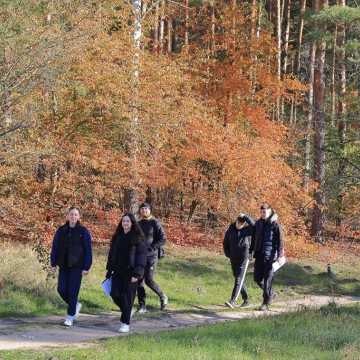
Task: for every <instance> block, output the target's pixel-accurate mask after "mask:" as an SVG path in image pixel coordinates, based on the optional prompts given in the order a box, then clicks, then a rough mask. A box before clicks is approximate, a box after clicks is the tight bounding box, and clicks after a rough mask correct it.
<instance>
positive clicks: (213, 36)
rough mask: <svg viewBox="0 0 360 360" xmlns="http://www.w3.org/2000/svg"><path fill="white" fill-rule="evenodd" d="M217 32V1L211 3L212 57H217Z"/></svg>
mask: <svg viewBox="0 0 360 360" xmlns="http://www.w3.org/2000/svg"><path fill="white" fill-rule="evenodd" d="M215 31H216V19H215V0H213V1H212V2H211V45H210V51H211V55H212V56H214V55H215Z"/></svg>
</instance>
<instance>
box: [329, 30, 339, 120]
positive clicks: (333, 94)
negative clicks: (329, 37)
mask: <svg viewBox="0 0 360 360" xmlns="http://www.w3.org/2000/svg"><path fill="white" fill-rule="evenodd" d="M337 33H338V28H337V25H335V31H334V40H333V53H332V69H331V125H332V126H335V117H336V76H335V73H336V56H337V54H336V46H337Z"/></svg>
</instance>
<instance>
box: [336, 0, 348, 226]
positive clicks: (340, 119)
mask: <svg viewBox="0 0 360 360" xmlns="http://www.w3.org/2000/svg"><path fill="white" fill-rule="evenodd" d="M338 5H340V6H346V0H338ZM345 41H346V29H345V25H344V24H339V26H338V42H337V58H338V66H339V70H340V84H339V85H340V86H339V90H340V94H339V100H338V106H337V124H338V137H339V145H340V157H339V162H338V169H337V177H338V189H337V198H336V203H337V204H336V205H337V206H336V208H337V209H336V210H337V214H336V225H337V226H340V225H341V223H342V220H343V211H344V199H343V198H344V190H343V183H344V181H343V180H344V176H345V171H346V161H345V159H344V156H345V154H344V153H345V143H346V131H347V124H346V64H345V55H346V54H345Z"/></svg>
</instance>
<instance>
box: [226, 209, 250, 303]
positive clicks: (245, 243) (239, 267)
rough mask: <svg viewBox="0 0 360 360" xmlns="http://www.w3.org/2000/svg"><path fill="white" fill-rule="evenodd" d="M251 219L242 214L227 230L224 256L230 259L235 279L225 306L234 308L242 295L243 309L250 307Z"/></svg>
mask: <svg viewBox="0 0 360 360" xmlns="http://www.w3.org/2000/svg"><path fill="white" fill-rule="evenodd" d="M254 224H255V222H254V221H253V219H251V217H249V216H247V215H244V214H240V216H238V218H237V219H236V221H235V222H234V223H232V224H231V225H230V226H229V228H228V229H227V231H226V233H225V237H224V244H223V245H224V254H225V256H226V257H228V258H229V259H230V262H231V268H232V272H233V275H234V278H235V283H234V288H233V291H232V294H231V298H230V300H229V301H227V302H225V305H226V306H228V307H230V308H234V307H235V306H236V301H237V299H238V297H239V295H240V293H241V296H242V299H243V303H242V304H241V305H240V306H241V307H244V306H247V305H249V300H248V294H247V291H246V287H245V276H246V271H247V268H248V265H249V248H250V244H251V239H252V234H253V226H254Z"/></svg>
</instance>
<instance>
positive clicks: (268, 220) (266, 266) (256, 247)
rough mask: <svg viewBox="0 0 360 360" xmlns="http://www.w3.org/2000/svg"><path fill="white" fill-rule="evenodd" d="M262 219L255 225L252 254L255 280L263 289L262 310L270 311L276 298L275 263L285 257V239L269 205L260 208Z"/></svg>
mask: <svg viewBox="0 0 360 360" xmlns="http://www.w3.org/2000/svg"><path fill="white" fill-rule="evenodd" d="M260 214H261V216H260V219H259V220H257V221H256V223H255V229H254V235H253V240H252V244H251V248H250V253H252V252H254V258H255V266H254V280H255V282H256V283H257V284H258V285H259V286H260V288H261V289H263V303H262V305H261V307H260V310H268V308H269V305H270V304H271V302H272V300H273V298H274V292H273V289H272V282H273V278H274V271H273V263H274V262H275V261H276V260H277V259H278V258H279V257H281V256H283V255H284V237H283V233H282V229H281V226H280V225H279V223H278V222H277V215H276V214H275V213H274V212H273V210H272V209H271V207H270V206H269V204H267V203H264V204H262V205H261V208H260Z"/></svg>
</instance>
